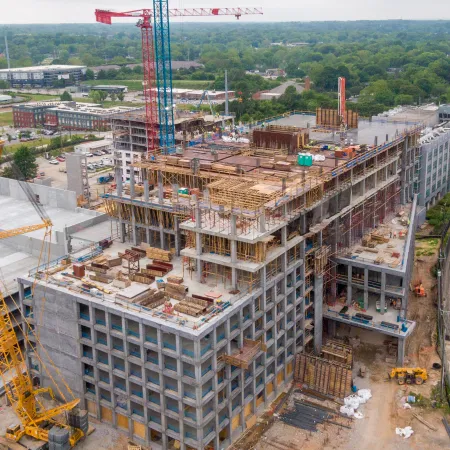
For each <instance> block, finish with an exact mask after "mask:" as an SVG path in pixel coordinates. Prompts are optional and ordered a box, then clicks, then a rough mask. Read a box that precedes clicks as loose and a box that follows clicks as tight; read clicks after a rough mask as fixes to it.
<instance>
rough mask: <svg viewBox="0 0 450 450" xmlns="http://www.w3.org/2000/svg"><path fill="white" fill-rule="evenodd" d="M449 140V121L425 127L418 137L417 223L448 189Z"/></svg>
mask: <svg viewBox="0 0 450 450" xmlns="http://www.w3.org/2000/svg"><path fill="white" fill-rule="evenodd" d="M449 141H450V122H444V123H441V124H439V125H438V126H436V127H434V128H432V129H430V128H428V129H426V130H425V131H424V135H423V136H422V137H421V138H420V157H419V158H417V161H416V171H417V173H418V175H419V180H418V187H417V189H418V192H419V209H420V212H419V224H422V223H423V222H424V221H425V217H426V210H427V209H428V208H429V207H430V206H433V205H434V204H435V203H436V202H437V201H439V200H440V199H441V198H442V197H443V196H444V195H445V194H446V193H447V192H449V190H450V172H449V170H450V166H449V164H450V163H449Z"/></svg>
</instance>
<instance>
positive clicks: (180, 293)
mask: <svg viewBox="0 0 450 450" xmlns="http://www.w3.org/2000/svg"><path fill="white" fill-rule="evenodd" d="M165 291H166V294H167V295H168V296H169V297H170V298H174V299H175V300H184V297H185V296H186V292H187V286H185V285H184V284H173V283H166V288H165Z"/></svg>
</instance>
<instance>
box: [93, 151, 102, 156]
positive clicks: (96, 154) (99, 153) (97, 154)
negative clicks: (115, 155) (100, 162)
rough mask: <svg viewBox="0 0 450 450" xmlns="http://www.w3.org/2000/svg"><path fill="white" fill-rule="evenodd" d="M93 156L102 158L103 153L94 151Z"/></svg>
mask: <svg viewBox="0 0 450 450" xmlns="http://www.w3.org/2000/svg"><path fill="white" fill-rule="evenodd" d="M94 155H95V156H103V152H102V151H100V150H96V151H95V152H94Z"/></svg>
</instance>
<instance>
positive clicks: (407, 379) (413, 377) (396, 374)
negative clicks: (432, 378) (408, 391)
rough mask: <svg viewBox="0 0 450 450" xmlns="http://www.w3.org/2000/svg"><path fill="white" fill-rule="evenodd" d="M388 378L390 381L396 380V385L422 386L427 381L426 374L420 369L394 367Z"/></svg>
mask: <svg viewBox="0 0 450 450" xmlns="http://www.w3.org/2000/svg"><path fill="white" fill-rule="evenodd" d="M388 376H389V379H390V380H392V378H397V382H398V384H405V383H406V384H422V383H423V382H424V381H427V378H428V373H427V370H426V369H421V368H420V367H412V368H411V367H395V368H394V369H392V370H391V373H389V374H388Z"/></svg>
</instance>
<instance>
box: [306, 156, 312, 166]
mask: <svg viewBox="0 0 450 450" xmlns="http://www.w3.org/2000/svg"><path fill="white" fill-rule="evenodd" d="M312 163H313V157H312V155H305V166H312Z"/></svg>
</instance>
